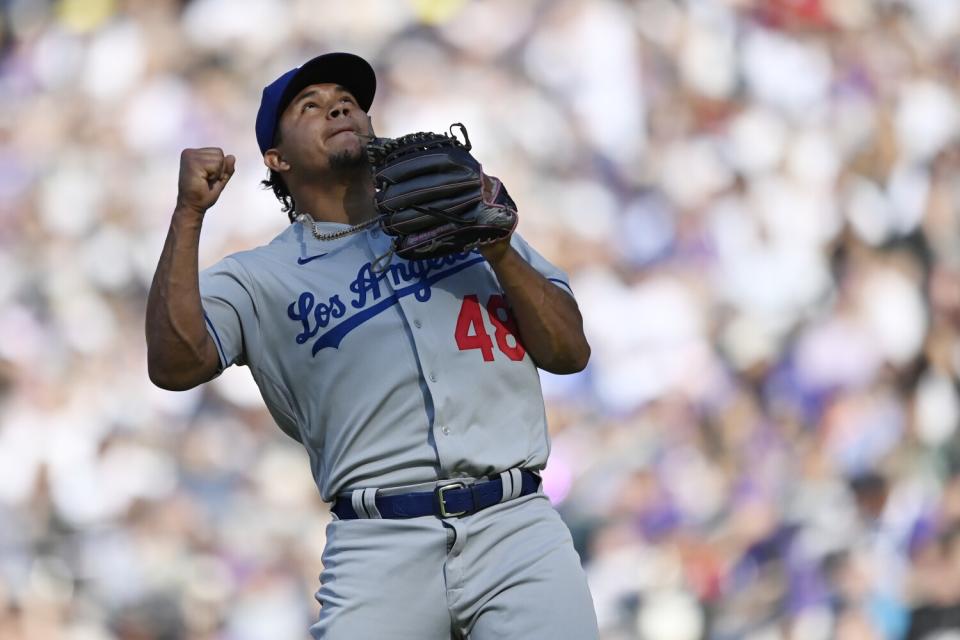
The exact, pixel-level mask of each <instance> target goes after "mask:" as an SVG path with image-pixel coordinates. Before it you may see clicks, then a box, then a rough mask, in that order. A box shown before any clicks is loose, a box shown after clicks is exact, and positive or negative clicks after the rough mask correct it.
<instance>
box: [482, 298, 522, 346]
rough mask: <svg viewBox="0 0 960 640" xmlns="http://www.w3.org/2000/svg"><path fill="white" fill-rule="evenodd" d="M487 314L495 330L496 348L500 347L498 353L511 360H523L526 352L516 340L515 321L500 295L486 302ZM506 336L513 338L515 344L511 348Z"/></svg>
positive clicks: (518, 340)
mask: <svg viewBox="0 0 960 640" xmlns="http://www.w3.org/2000/svg"><path fill="white" fill-rule="evenodd" d="M501 312H502V313H503V317H502V318H501V317H500V313H501ZM487 313H488V314H490V322H492V323H493V326H494V327H495V328H496V330H497V331H496V333H495V334H494V336H495V337H496V339H497V346H498V347H500V351H503V353H504V354H505V355H506V356H507V357H508V358H510V359H511V360H515V361H516V360H523V355H524V354H525V353H526V350H525V349H524V348H523V345H522V344H520V339H519V338H517V321H516V319H515V318H514V317H513V313H511V311H510V306H509V305H508V304H507V301H506V299H505V298H504V297H503V296H501V295H492V296H490V300H489V301H488V302H487ZM507 336H510V337H511V338H513V341H514V343H515V344H514V345H513V346H510V344H509V343H508V342H507Z"/></svg>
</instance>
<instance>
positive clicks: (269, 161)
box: [263, 147, 290, 173]
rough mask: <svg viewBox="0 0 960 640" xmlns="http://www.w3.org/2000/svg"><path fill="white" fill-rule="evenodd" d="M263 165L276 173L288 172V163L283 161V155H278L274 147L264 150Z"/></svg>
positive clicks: (277, 150)
mask: <svg viewBox="0 0 960 640" xmlns="http://www.w3.org/2000/svg"><path fill="white" fill-rule="evenodd" d="M263 164H265V165H266V166H267V168H268V169H272V170H273V171H276V172H277V173H283V172H284V171H289V170H290V163H289V162H287V161H286V160H285V159H284V157H283V155H281V154H280V149H277V148H276V147H274V148H273V149H267V150H266V152H265V153H264V154H263Z"/></svg>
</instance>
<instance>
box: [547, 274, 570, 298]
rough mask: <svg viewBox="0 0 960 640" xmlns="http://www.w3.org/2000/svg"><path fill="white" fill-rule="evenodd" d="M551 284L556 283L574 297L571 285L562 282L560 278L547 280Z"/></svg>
mask: <svg viewBox="0 0 960 640" xmlns="http://www.w3.org/2000/svg"><path fill="white" fill-rule="evenodd" d="M547 280H549V281H550V282H555V283H557V284H559V285H562V286H563V288H564V289H566V290H567V291H569V292H570V295H573V289H571V288H570V285H569V284H567V283H566V282H564V281H563V280H561V279H560V278H547Z"/></svg>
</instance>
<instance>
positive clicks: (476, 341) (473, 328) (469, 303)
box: [454, 294, 526, 362]
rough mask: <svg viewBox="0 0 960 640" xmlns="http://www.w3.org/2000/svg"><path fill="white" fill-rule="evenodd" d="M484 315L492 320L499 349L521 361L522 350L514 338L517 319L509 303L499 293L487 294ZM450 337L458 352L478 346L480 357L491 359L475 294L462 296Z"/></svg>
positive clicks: (488, 360) (489, 342) (488, 339)
mask: <svg viewBox="0 0 960 640" xmlns="http://www.w3.org/2000/svg"><path fill="white" fill-rule="evenodd" d="M487 315H489V316H490V322H492V323H493V327H494V334H493V336H494V338H495V339H496V341H497V346H498V347H499V348H500V351H501V352H503V354H504V355H505V356H507V357H508V358H510V359H511V360H523V356H524V354H525V353H526V351H525V350H524V348H523V345H522V344H520V340H519V339H518V338H517V333H518V332H517V322H516V319H515V318H514V317H513V313H512V312H511V311H510V306H509V305H508V304H507V301H506V299H504V297H503V296H502V295H499V294H494V295H492V296H490V299H489V300H488V301H487ZM507 336H510V337H511V338H513V342H514V344H513V345H512V346H511V345H510V343H509V342H507ZM454 337H455V338H456V340H457V346H458V347H459V348H460V351H466V350H467V349H480V353H481V354H482V355H483V360H484V361H485V362H493V340H491V339H490V334H488V333H487V328H486V325H485V324H484V322H483V312H482V311H480V302H479V301H478V300H477V296H476V295H472V294H471V295H467V296H464V297H463V304H462V305H461V306H460V314H459V315H458V316H457V328H456V330H455V331H454Z"/></svg>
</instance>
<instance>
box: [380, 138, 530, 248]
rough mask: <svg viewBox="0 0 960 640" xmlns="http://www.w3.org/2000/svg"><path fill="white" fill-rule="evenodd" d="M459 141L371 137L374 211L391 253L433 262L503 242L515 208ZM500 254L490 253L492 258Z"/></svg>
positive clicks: (466, 145)
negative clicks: (389, 243) (391, 238)
mask: <svg viewBox="0 0 960 640" xmlns="http://www.w3.org/2000/svg"><path fill="white" fill-rule="evenodd" d="M455 127H459V128H460V130H461V133H462V135H463V138H464V139H465V142H460V140H459V139H458V138H456V137H454V136H453V135H452V133H451V135H447V134H436V133H429V132H420V133H414V134H409V135H406V136H402V137H400V138H397V139H389V138H376V139H374V140H373V141H371V142H370V143H369V144H368V145H367V157H368V160H369V161H370V167H371V170H372V171H373V177H374V182H375V184H376V189H377V192H376V196H375V206H376V208H377V212H378V213H379V214H380V221H381V227H382V228H383V230H384V232H385V233H387V234H388V235H391V236H393V237H394V241H393V248H394V250H395V252H396V254H397V255H398V256H400V257H401V258H406V259H408V260H418V259H426V258H437V257H440V256H444V255H448V254H451V253H457V252H463V251H470V250H472V249H474V248H477V247H485V246H487V245H491V244H499V243H500V241H501V240H504V239H509V237H510V235H511V234H512V233H513V230H514V228H515V227H516V225H517V207H516V205H515V204H514V202H513V200H512V199H511V198H510V194H508V193H507V190H506V188H505V187H504V186H503V183H502V182H500V180H499V179H497V178H495V177H493V176H488V175H487V174H485V173H483V168H482V167H481V165H480V163H479V162H478V161H477V159H476V158H474V157H473V156H472V155H471V154H470V149H471V145H470V139H469V138H468V137H467V133H466V128H464V127H463V125H461V124H459V123H458V124H454V125H452V126H451V127H450V129H451V131H452V130H453V129H454V128H455ZM506 248H507V247H504V248H503V249H491V253H492V254H493V255H494V256H495V257H496V256H498V255H500V253H501V252H504V251H505V250H506Z"/></svg>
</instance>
